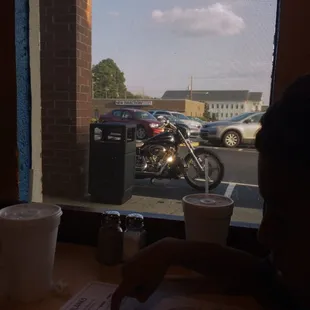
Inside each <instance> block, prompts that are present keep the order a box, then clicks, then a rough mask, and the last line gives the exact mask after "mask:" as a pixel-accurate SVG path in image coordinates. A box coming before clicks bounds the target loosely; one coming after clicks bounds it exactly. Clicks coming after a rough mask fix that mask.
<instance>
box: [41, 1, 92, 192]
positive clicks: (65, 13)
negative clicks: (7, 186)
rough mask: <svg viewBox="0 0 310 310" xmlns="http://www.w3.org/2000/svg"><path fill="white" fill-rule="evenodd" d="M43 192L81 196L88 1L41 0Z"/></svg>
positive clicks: (88, 94)
mask: <svg viewBox="0 0 310 310" xmlns="http://www.w3.org/2000/svg"><path fill="white" fill-rule="evenodd" d="M40 26H41V93H42V94H41V96H42V166H43V194H44V195H49V196H57V197H66V198H79V197H82V196H84V195H85V193H86V180H87V170H88V169H87V157H88V134H89V123H90V118H91V99H92V93H91V85H92V83H91V81H92V76H91V0H67V1H60V0H41V1H40Z"/></svg>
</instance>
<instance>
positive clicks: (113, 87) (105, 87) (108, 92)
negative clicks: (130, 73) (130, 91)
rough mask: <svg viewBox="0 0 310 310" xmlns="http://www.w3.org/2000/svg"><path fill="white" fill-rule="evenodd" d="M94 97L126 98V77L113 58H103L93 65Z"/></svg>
mask: <svg viewBox="0 0 310 310" xmlns="http://www.w3.org/2000/svg"><path fill="white" fill-rule="evenodd" d="M92 74H93V96H94V98H124V97H125V95H126V92H127V89H126V85H125V82H126V79H125V75H124V72H122V71H121V70H120V69H119V67H118V66H117V64H116V63H115V62H114V60H113V59H111V58H107V59H104V60H101V61H100V62H99V63H98V64H96V65H94V66H93V67H92Z"/></svg>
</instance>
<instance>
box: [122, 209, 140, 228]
mask: <svg viewBox="0 0 310 310" xmlns="http://www.w3.org/2000/svg"><path fill="white" fill-rule="evenodd" d="M143 226H144V217H143V215H142V214H139V213H130V214H128V215H127V216H126V227H130V228H136V229H141V228H143Z"/></svg>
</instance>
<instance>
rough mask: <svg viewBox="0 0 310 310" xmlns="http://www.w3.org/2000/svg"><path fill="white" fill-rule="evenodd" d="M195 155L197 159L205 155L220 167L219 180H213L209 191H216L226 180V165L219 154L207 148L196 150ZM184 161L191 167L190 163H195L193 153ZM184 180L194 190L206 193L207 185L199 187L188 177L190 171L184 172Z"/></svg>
mask: <svg viewBox="0 0 310 310" xmlns="http://www.w3.org/2000/svg"><path fill="white" fill-rule="evenodd" d="M194 154H195V155H196V156H197V158H199V156H201V155H205V156H206V157H208V158H210V157H211V158H212V159H213V160H214V162H215V163H216V165H217V166H218V169H219V172H218V176H217V178H216V179H215V180H213V182H209V190H213V189H215V188H216V187H218V186H219V184H221V182H222V180H223V178H224V165H223V163H222V161H221V160H220V158H219V157H218V156H217V154H215V153H214V152H213V151H211V150H209V149H206V148H198V149H195V150H194ZM184 161H185V163H186V165H187V166H189V164H190V162H191V161H194V159H193V156H192V154H191V153H189V154H187V155H186V156H185V158H184ZM184 178H185V180H186V182H187V183H188V184H189V185H190V186H191V187H193V188H194V189H197V190H198V191H201V192H202V191H205V183H204V184H202V185H198V184H197V183H195V181H194V180H193V179H192V178H191V177H190V176H189V175H188V169H186V171H185V172H184Z"/></svg>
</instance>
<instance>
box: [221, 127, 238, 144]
mask: <svg viewBox="0 0 310 310" xmlns="http://www.w3.org/2000/svg"><path fill="white" fill-rule="evenodd" d="M240 141H241V138H240V135H239V133H238V132H236V131H233V130H230V131H227V132H226V133H225V134H224V137H223V144H224V146H225V147H229V148H234V147H237V146H238V145H239V144H240Z"/></svg>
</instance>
